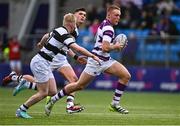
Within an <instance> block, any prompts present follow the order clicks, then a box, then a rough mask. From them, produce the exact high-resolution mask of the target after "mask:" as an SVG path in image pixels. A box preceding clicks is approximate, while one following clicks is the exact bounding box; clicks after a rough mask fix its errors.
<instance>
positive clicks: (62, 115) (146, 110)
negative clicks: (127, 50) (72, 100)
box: [0, 88, 180, 125]
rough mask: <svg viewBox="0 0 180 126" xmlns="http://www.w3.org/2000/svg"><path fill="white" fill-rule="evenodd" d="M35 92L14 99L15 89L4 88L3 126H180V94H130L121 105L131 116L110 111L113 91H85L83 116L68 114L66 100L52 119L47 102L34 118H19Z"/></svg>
mask: <svg viewBox="0 0 180 126" xmlns="http://www.w3.org/2000/svg"><path fill="white" fill-rule="evenodd" d="M33 93H35V91H31V90H25V91H22V92H21V93H20V94H18V95H17V96H15V97H14V96H12V89H11V88H0V125H180V100H179V98H180V97H179V96H180V95H179V94H178V93H173V94H171V93H137V92H136V93H135V92H126V93H125V94H124V96H123V97H122V101H121V102H122V106H124V107H125V108H127V109H128V110H129V111H130V113H129V114H127V115H122V114H119V113H116V112H110V111H109V110H108V106H109V103H110V102H111V99H112V96H113V92H112V91H92V90H88V91H87V90H85V91H80V92H78V93H77V94H76V102H80V103H81V104H82V105H84V106H85V110H84V111H83V112H81V113H76V114H67V113H66V112H65V106H66V104H65V101H66V99H65V98H63V99H62V100H60V101H58V102H57V103H56V104H55V106H54V108H53V111H52V113H51V116H49V117H46V116H45V114H44V104H45V100H43V101H41V102H40V103H38V104H36V105H34V106H33V107H32V108H30V109H29V110H28V113H29V114H30V115H31V116H32V117H33V118H32V119H21V118H17V117H15V111H16V109H17V108H18V107H19V105H21V104H22V103H24V101H25V100H27V98H28V97H30V96H31V95H32V94H33Z"/></svg>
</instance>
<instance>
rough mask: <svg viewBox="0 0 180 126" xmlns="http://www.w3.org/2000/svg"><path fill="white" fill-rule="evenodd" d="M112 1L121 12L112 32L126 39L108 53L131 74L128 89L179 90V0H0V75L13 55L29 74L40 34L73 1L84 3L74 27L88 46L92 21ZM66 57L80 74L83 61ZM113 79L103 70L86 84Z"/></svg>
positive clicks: (108, 83) (105, 86)
mask: <svg viewBox="0 0 180 126" xmlns="http://www.w3.org/2000/svg"><path fill="white" fill-rule="evenodd" d="M112 3H115V4H117V5H118V6H120V7H121V13H122V15H121V19H120V23H119V24H118V26H116V27H115V31H116V34H119V33H124V34H126V35H127V37H128V40H129V42H128V46H127V47H126V49H124V50H123V51H122V52H121V53H120V52H113V53H112V57H113V58H114V59H116V60H118V61H119V62H121V63H123V64H124V65H125V66H126V67H127V68H128V70H129V71H130V73H131V75H132V79H131V81H130V83H129V87H128V90H129V91H149V92H150V91H158V92H179V91H180V1H179V0H0V80H2V79H3V78H4V76H6V75H8V74H9V73H10V72H11V68H10V61H11V60H13V59H16V60H20V61H21V63H22V65H21V69H19V70H18V71H19V73H21V74H32V73H31V71H30V69H29V63H30V60H31V58H32V57H33V56H34V55H35V54H36V53H37V51H38V49H37V47H36V44H37V43H38V42H39V41H40V39H41V37H42V35H43V34H44V33H47V32H49V31H51V30H52V29H53V28H56V27H59V26H61V24H62V18H63V15H64V14H65V13H69V12H73V11H74V10H75V9H76V8H78V7H85V8H86V10H87V22H86V24H85V25H84V26H82V27H80V29H79V33H80V35H79V37H78V39H77V43H78V44H79V45H82V46H83V47H85V48H87V49H88V50H90V51H91V49H92V48H93V46H94V42H95V41H94V36H95V34H96V30H97V27H98V25H99V23H100V22H101V21H102V20H103V19H104V18H105V12H106V7H107V6H108V5H109V4H112ZM14 52H15V53H14ZM69 60H70V62H71V64H72V66H73V67H74V69H75V71H76V73H77V74H78V75H79V74H80V73H81V72H82V70H83V68H84V66H83V65H78V64H77V63H76V62H75V61H73V60H72V59H69ZM54 74H55V77H56V81H57V84H58V85H59V86H63V84H64V83H65V80H64V78H63V77H61V76H60V75H59V74H58V73H56V72H54ZM116 81H117V78H116V77H112V76H109V75H107V74H102V75H100V76H98V77H97V78H96V79H95V80H94V81H93V83H91V84H90V85H89V86H88V87H87V88H88V89H102V90H111V89H114V87H115V83H116ZM0 85H1V83H0Z"/></svg>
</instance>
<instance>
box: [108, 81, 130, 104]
mask: <svg viewBox="0 0 180 126" xmlns="http://www.w3.org/2000/svg"><path fill="white" fill-rule="evenodd" d="M126 87H127V86H126V85H123V84H121V83H119V82H118V85H117V88H116V89H115V93H114V97H113V100H112V103H111V104H112V105H119V102H120V99H121V96H122V94H123V93H124V90H125V88H126Z"/></svg>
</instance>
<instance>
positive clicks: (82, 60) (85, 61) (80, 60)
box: [68, 49, 87, 64]
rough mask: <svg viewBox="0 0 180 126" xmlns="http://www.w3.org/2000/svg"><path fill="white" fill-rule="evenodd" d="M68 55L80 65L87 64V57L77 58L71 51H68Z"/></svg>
mask: <svg viewBox="0 0 180 126" xmlns="http://www.w3.org/2000/svg"><path fill="white" fill-rule="evenodd" d="M68 55H69V56H71V57H73V58H74V59H75V60H76V61H78V62H79V63H80V64H86V63H87V57H86V56H78V55H77V54H76V53H74V52H73V51H72V50H71V49H69V51H68Z"/></svg>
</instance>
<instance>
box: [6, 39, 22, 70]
mask: <svg viewBox="0 0 180 126" xmlns="http://www.w3.org/2000/svg"><path fill="white" fill-rule="evenodd" d="M8 47H9V63H10V68H11V70H12V71H15V72H16V73H17V74H20V73H21V53H20V48H21V46H20V43H19V41H18V40H17V36H14V37H12V38H11V39H10V40H9V42H8Z"/></svg>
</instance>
